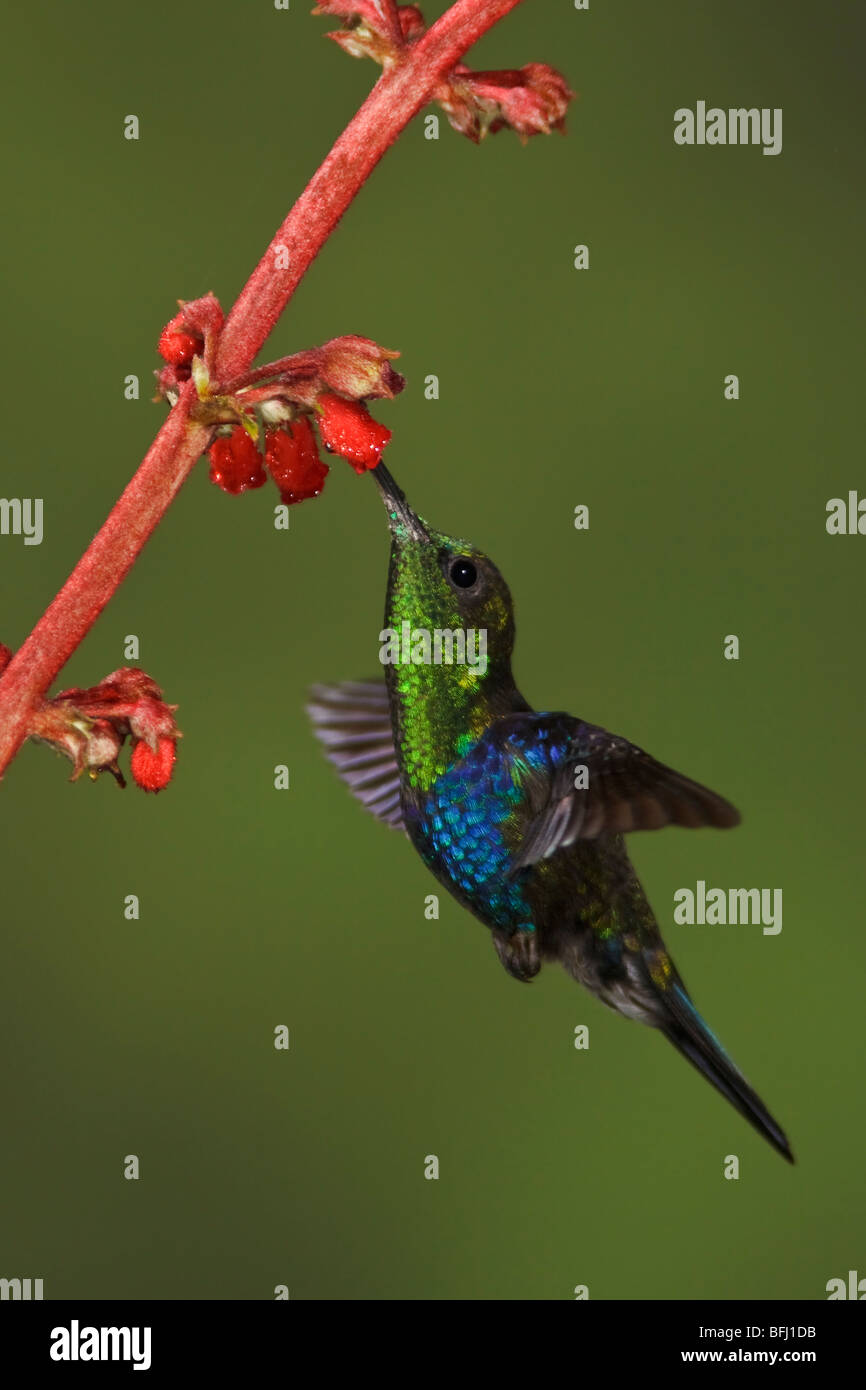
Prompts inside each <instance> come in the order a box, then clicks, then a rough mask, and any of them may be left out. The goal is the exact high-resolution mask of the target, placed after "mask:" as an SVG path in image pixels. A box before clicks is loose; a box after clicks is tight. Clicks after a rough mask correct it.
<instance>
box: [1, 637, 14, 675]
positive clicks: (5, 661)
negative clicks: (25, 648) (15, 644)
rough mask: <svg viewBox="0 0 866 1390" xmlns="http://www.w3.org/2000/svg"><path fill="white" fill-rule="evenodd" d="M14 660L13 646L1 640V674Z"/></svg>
mask: <svg viewBox="0 0 866 1390" xmlns="http://www.w3.org/2000/svg"><path fill="white" fill-rule="evenodd" d="M11 660H12V648H11V647H7V646H6V644H5V642H0V674H2V672H3V671H5V670H6V667H7V666H8V665H9V662H10V661H11Z"/></svg>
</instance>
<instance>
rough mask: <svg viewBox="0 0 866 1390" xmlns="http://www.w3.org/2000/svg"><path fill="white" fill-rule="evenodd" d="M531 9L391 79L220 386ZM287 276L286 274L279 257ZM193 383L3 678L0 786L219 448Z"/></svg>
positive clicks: (308, 209)
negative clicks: (380, 177)
mask: <svg viewBox="0 0 866 1390" xmlns="http://www.w3.org/2000/svg"><path fill="white" fill-rule="evenodd" d="M519 3H520V0H457V3H456V4H455V5H453V6H452V7H451V9H449V10H447V11H446V13H445V14H444V15H443V16H442V17H441V19H439V20H438V21H437V22H436V23H435V24H434V25H433V26H432V28H430V29H429V30H428V31H427V32H426V33H425V34H423V35H422V36H421V38H420V39H418V41H417V42H416V43H414V44H412V45H411V46H409V47H407V48H406V49H405V50H404V56H403V57H402V58H401V59H400V61H399V63H398V64H397V65H396V66H395V67H393V68H392V69H391V70H390V71H388V72H387V73H385V74H384V75H383V76H382V77H381V78H380V80H379V81H378V82H377V84H376V86H375V87H374V88H373V91H372V92H371V93H370V95H369V97H368V98H367V100H366V101H365V102H364V104H363V106H362V107H361V109H360V110H359V111H358V113H357V115H356V116H355V117H354V119H353V120H352V121H351V122H350V123H349V125H348V126H347V127H346V129H345V131H344V132H343V134H342V135H341V136H340V138H339V139H338V140H337V143H336V144H335V145H334V147H333V149H332V150H331V152H330V154H329V155H328V157H327V158H326V160H325V162H324V163H323V164H322V165H321V167H320V168H319V170H318V171H317V173H316V174H314V176H313V178H312V179H311V180H310V182H309V183H308V185H307V187H306V188H305V190H304V192H303V193H302V194H301V196H300V198H299V199H298V201H297V203H296V204H295V206H294V207H293V208H292V210H291V212H290V213H289V215H288V217H287V218H286V220H285V221H284V223H283V225H282V226H281V227H280V229H279V231H278V232H277V234H276V236H275V237H274V238H273V240H272V242H271V244H270V246H269V247H268V249H267V251H266V252H265V254H264V256H263V257H262V259H261V261H260V262H259V264H258V265H257V267H256V269H255V270H254V271H253V273H252V275H251V276H250V278H249V280H248V281H247V283H246V285H245V286H244V288H243V290H242V291H241V294H240V296H239V297H238V299H237V301H236V303H235V305H234V308H233V309H232V311H231V313H230V314H229V316H228V319H227V320H226V324H225V327H224V330H223V335H222V338H221V341H220V346H219V352H218V357H217V364H216V377H217V380H218V381H219V380H221V379H222V380H225V379H226V378H228V377H233V376H238V375H240V374H241V373H242V372H244V371H247V370H248V369H249V367H250V366H251V364H252V361H253V358H254V357H255V355H256V353H257V352H258V351H259V349H260V348H261V346H262V344H263V343H264V341H265V339H266V338H267V337H268V335H269V333H270V332H271V330H272V328H273V327H274V325H275V324H276V322H277V320H278V319H279V317H280V314H281V313H282V311H283V309H284V308H285V306H286V304H287V303H288V301H289V299H290V298H291V296H292V295H293V293H294V291H295V290H296V288H297V286H298V284H299V283H300V281H301V279H302V278H303V276H304V275H305V273H306V271H307V270H308V269H309V267H310V265H311V264H312V262H313V261H314V260H315V258H316V256H317V255H318V253H319V251H320V250H321V248H322V246H323V245H324V243H325V242H326V241H327V239H328V237H329V236H330V234H331V232H332V231H333V230H334V228H335V227H336V225H337V223H338V222H339V220H340V218H341V217H342V215H343V213H344V212H345V211H346V208H347V207H348V206H349V204H350V203H351V201H352V199H353V198H354V197H355V195H356V193H358V192H359V190H360V189H361V188H362V187H363V185H364V183H365V182H366V180H367V178H368V177H369V175H370V173H371V172H372V170H373V169H374V168H375V166H376V165H377V164H378V162H379V160H380V159H381V158H382V156H383V154H385V152H386V150H387V149H388V148H389V146H390V145H391V144H392V143H393V142H394V140H396V138H397V136H398V135H399V134H400V131H401V130H402V129H403V128H404V126H406V125H408V123H409V121H410V120H411V119H412V117H413V116H415V115H416V114H417V112H418V111H420V110H421V108H422V106H425V105H426V104H427V102H428V101H429V100H430V98H431V96H432V95H433V93H434V92H435V90H436V88H437V86H438V85H439V84H440V82H441V81H442V79H443V78H444V77H445V76H446V75H447V73H448V72H449V71H450V70H451V68H452V67H453V66H454V64H455V63H456V62H457V61H458V59H459V58H461V57H462V56H463V54H464V53H465V52H466V51H467V49H468V48H470V47H471V46H472V44H474V43H475V42H476V40H477V39H479V38H480V37H481V35H482V34H484V33H486V32H487V30H488V29H490V28H492V26H493V25H494V24H496V23H497V21H498V20H500V19H502V18H503V17H504V16H505V15H506V14H508V12H509V11H510V10H513V9H515V8H516V6H517V5H518V4H519ZM277 247H285V248H286V250H287V251H288V257H287V259H288V266H287V267H286V268H284V269H277V268H276V267H275V254H274V253H275V248H277ZM192 400H193V388H192V386H191V384H189V383H188V384H187V386H186V387H185V388H184V391H183V392H182V394H181V397H180V399H179V401H178V403H177V405H175V406H174V408H173V409H172V411H171V413H170V414H169V416H168V417H167V419H166V420H165V422H164V423H163V426H162V428H161V429H160V431H159V433H158V435H157V436H156V439H155V440H154V442H153V444H152V445H151V447H150V449H149V450H148V452H147V454H146V456H145V458H144V460H143V462H142V463H141V466H140V467H139V469H138V471H137V472H136V474H135V476H134V477H133V479H132V481H131V482H130V484H129V486H128V487H127V488H126V490H125V491H124V493H123V494H122V496H121V497H120V498H119V500H118V501H117V503H116V505H115V506H114V508H113V509H112V511H111V514H110V515H109V517H108V520H107V521H106V522H105V524H104V525H103V527H102V529H101V530H100V531H99V532H98V533H97V535H96V536H95V537H94V539H93V540H92V541H91V543H90V545H89V546H88V548H87V550H86V551H85V553H84V555H83V556H82V557H81V559H80V560H79V562H78V564H77V565H76V566H75V569H74V570H73V571H72V574H71V575H70V576H69V578H68V579H67V581H66V583H65V584H64V586H63V588H62V589H61V590H60V592H59V594H58V595H57V597H56V598H55V599H54V601H53V602H52V604H51V606H50V607H49V608H48V609H47V610H46V612H45V613H44V614H43V616H42V617H41V618H40V620H39V622H38V623H37V624H36V626H35V628H34V629H33V631H32V632H31V633H30V636H29V637H28V638H27V640H26V641H25V642H24V643H23V645H22V646H21V647H20V648H19V649H18V651H17V652H16V654H15V656H14V657H13V658H12V660H11V661H10V663H9V665H8V666H7V667H6V670H5V671H4V673H3V675H2V677H0V776H2V774H3V772H4V771H5V770H6V768H7V767H8V765H9V763H10V762H11V760H12V759H13V758H14V756H15V754H16V753H17V752H18V749H19V748H20V747H21V744H22V743H23V742H24V739H25V738H26V737H27V726H28V720H29V716H30V711H31V709H32V708H33V707H34V705H35V704H36V703H37V702H38V701H39V700H40V699H41V698H42V696H43V695H44V694H45V693H46V692H47V690H48V688H49V687H50V685H51V683H52V682H53V681H54V680H55V678H56V676H57V674H58V672H59V671H60V670H61V668H62V667H63V666H64V665H65V663H66V662H67V661H68V660H69V657H70V656H71V655H72V653H73V652H74V651H75V649H76V647H77V646H78V644H79V643H80V642H81V641H82V640H83V638H84V637H85V636H86V635H87V633H88V632H89V631H90V628H91V627H92V626H93V624H94V622H95V621H96V619H97V618H98V616H99V614H100V613H101V612H102V610H103V608H104V607H105V605H106V604H107V603H108V601H109V599H110V598H111V597H112V595H113V594H114V593H115V591H116V590H117V588H118V586H119V585H120V584H121V583H122V581H123V580H124V579H125V577H126V575H127V574H128V573H129V570H130V569H131V568H132V565H133V564H134V563H135V560H136V559H137V558H138V555H139V554H140V553H141V550H142V547H143V546H144V544H145V542H146V541H147V539H148V537H149V536H150V534H151V532H152V531H153V530H154V528H155V527H156V526H157V524H158V523H159V522H160V521H161V519H162V517H163V516H164V515H165V512H166V511H167V509H168V507H169V506H170V504H171V502H172V501H173V500H174V497H175V496H176V495H177V492H178V491H179V489H180V487H181V485H182V484H183V482H184V480H185V479H186V477H187V476H188V474H189V473H190V471H191V470H192V467H193V465H194V464H195V462H196V460H197V459H198V458H199V457H200V455H201V453H202V452H203V450H204V448H205V447H206V445H207V442H208V437H209V435H208V431H207V430H206V429H205V428H204V427H203V426H201V425H197V424H194V423H192V422H191V421H190V420H189V418H188V416H189V409H190V405H191V404H192Z"/></svg>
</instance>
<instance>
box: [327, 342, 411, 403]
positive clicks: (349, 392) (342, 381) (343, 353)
mask: <svg viewBox="0 0 866 1390" xmlns="http://www.w3.org/2000/svg"><path fill="white" fill-rule="evenodd" d="M399 356H400V354H399V352H391V351H389V349H388V348H383V347H380V346H379V344H378V343H374V342H373V341H372V340H371V339H370V338H359V337H357V336H355V335H353V334H349V335H347V336H346V337H343V338H332V339H331V341H330V342H329V343H324V344H323V345H322V347H321V348H320V349H319V376H320V378H321V380H322V384H323V385H324V386H325V387H326V388H327V389H328V390H329V391H337V392H339V394H340V395H341V396H349V397H350V398H351V399H352V400H355V401H359V400H362V399H363V398H364V397H368V398H369V397H378V398H380V399H382V398H384V399H386V400H393V398H394V397H395V396H396V395H398V393H399V392H400V391H402V390H403V387H404V386H405V385H406V382H405V380H404V378H403V377H402V376H401V375H400V373H399V372H395V371H394V368H393V367H392V366H391V362H392V361H393V359H394V358H395V357H399Z"/></svg>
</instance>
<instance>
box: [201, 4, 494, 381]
mask: <svg viewBox="0 0 866 1390" xmlns="http://www.w3.org/2000/svg"><path fill="white" fill-rule="evenodd" d="M519 3H520V0H457V4H456V5H452V7H451V9H450V10H447V11H446V13H445V14H444V15H443V16H442V18H441V19H440V20H438V21H437V22H436V24H434V25H433V27H432V28H431V29H428V30H427V32H426V34H422V36H421V38H420V39H418V41H417V43H414V44H412V45H411V47H409V48H407V50H406V56H405V58H404V59H403V60H402V61H401V62H400V63H399V64H398V65H397V66H396V67H395V68H393V69H392V70H391V71H390V72H389V73H386V74H385V76H384V77H382V78H381V79H380V80H379V82H377V84H376V86H375V87H374V88H373V91H372V92H371V93H370V95H369V97H368V98H367V100H366V101H365V102H364V105H363V106H362V107H361V109H360V111H359V112H358V114H357V116H356V117H355V119H354V120H353V121H352V122H351V124H350V125H348V126H347V127H346V130H345V131H344V132H343V134H342V135H341V136H340V138H339V140H338V141H337V143H336V144H335V145H334V148H333V149H332V150H331V153H330V154H329V155H328V157H327V159H326V160H325V162H324V164H322V165H321V167H320V168H319V170H318V171H317V173H315V174H314V175H313V177H312V179H311V180H310V182H309V183H308V184H307V187H306V188H305V189H304V191H303V193H302V194H301V196H300V198H299V199H298V201H297V202H296V203H295V206H294V207H293V208H292V210H291V212H290V213H289V215H288V217H287V218H286V220H285V222H284V223H283V225H282V227H280V229H279V231H278V232H277V234H276V236H275V237H274V238H273V240H272V242H271V244H270V246H269V247H268V249H267V251H266V252H265V254H264V256H263V257H262V259H261V260H260V261H259V263H258V265H257V266H256V268H255V270H254V271H253V273H252V275H251V276H250V278H249V280H248V281H247V283H246V285H245V286H244V288H243V290H242V291H241V293H240V295H239V297H238V299H237V301H236V303H235V306H234V308H233V309H232V311H231V313H230V314H229V316H228V319H227V320H226V324H225V328H224V329H223V334H222V338H221V341H220V347H219V353H218V356H217V366H216V371H217V376H218V377H219V378H224V377H233V376H238V375H239V374H240V373H241V372H242V371H245V370H246V369H247V368H248V367H249V365H250V363H251V362H252V360H253V358H254V357H255V355H256V353H257V352H258V351H259V348H260V347H261V346H262V343H263V342H264V341H265V339H266V338H267V336H268V334H269V333H270V332H271V329H272V328H273V327H274V324H275V323H276V322H277V320H278V319H279V317H280V314H281V313H282V311H283V309H284V308H285V306H286V304H287V303H288V301H289V299H290V298H291V296H292V295H293V294H294V292H295V290H296V289H297V286H298V284H299V282H300V280H301V279H302V278H303V276H304V275H305V274H306V272H307V270H308V269H309V267H310V265H311V263H312V262H313V261H314V260H315V258H316V256H317V255H318V253H319V251H320V250H321V248H322V246H323V245H324V243H325V242H326V241H327V239H328V237H329V236H330V234H331V232H332V231H333V230H334V228H335V227H336V225H337V223H338V222H339V220H340V218H341V217H342V215H343V213H344V212H345V210H346V208H347V207H348V205H349V203H350V202H351V201H352V198H353V197H354V195H355V193H357V191H358V189H359V188H360V187H361V185H362V184H364V183H365V182H366V180H367V179H368V178H369V176H370V174H371V173H372V171H373V170H374V169H375V167H376V165H377V164H378V163H379V160H380V159H381V158H382V155H383V154H384V153H385V151H386V150H387V149H388V147H389V146H390V145H391V144H393V142H394V140H396V138H397V136H398V135H399V133H400V131H401V130H402V129H403V127H404V126H405V125H407V124H408V123H409V121H410V120H411V119H412V117H413V116H414V115H416V114H417V112H418V111H420V110H421V107H422V106H425V105H426V104H427V102H428V101H429V100H430V97H431V95H432V94H433V92H434V91H435V89H436V87H437V86H438V85H439V83H440V82H441V81H442V78H443V77H444V76H445V75H446V73H448V72H450V70H451V68H453V66H454V64H455V63H456V62H457V60H458V59H459V58H461V57H462V56H463V54H464V53H465V52H466V50H467V49H468V48H470V47H471V46H472V44H473V43H475V41H476V40H477V39H478V38H480V36H481V35H482V34H484V33H486V31H487V30H488V29H489V28H491V26H492V25H494V24H495V23H496V21H497V20H499V19H501V18H502V17H503V15H506V14H507V13H508V11H509V10H513V9H515V8H516V6H517V5H518V4H519ZM281 247H284V248H285V251H286V252H287V253H288V254H287V255H286V256H285V259H286V260H287V261H288V265H287V266H286V267H285V268H283V269H278V268H276V267H277V258H276V252H277V250H278V249H279V248H281Z"/></svg>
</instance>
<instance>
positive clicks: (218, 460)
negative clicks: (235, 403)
mask: <svg viewBox="0 0 866 1390" xmlns="http://www.w3.org/2000/svg"><path fill="white" fill-rule="evenodd" d="M207 452H208V458H209V459H210V480H211V482H212V483H216V485H217V487H221V488H222V490H223V492H229V493H231V494H232V496H233V497H237V496H238V495H239V494H240V493H242V492H246V490H247V488H254V487H262V485H263V484H264V483H266V482H267V480H268V475H267V473H266V472H265V470H264V468H263V467H262V459H261V455H260V453H259V451H258V448H257V447H256V444H255V442H254V441H253V440H252V439H250V436H249V435H248V434H247V432H246V430H245V429H244V427H243V425H235V427H234V429H233V430H232V432H231V434H230V435H229V436H228V438H227V439H215V440H214V442H213V444H211V446H210V448H209V449H208V451H207Z"/></svg>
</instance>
